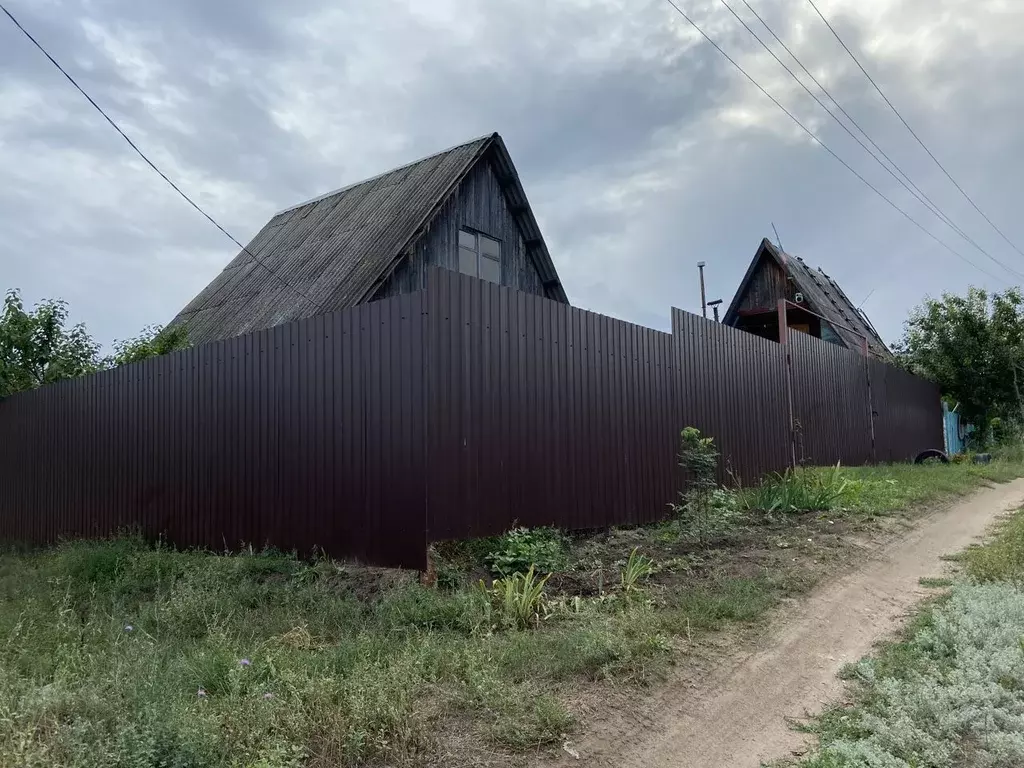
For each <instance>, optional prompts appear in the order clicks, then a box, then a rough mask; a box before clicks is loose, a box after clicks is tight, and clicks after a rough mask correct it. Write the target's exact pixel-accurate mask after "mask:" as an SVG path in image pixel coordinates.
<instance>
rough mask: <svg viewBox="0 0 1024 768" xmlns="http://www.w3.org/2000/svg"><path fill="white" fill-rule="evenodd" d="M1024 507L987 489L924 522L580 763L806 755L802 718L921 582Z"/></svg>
mask: <svg viewBox="0 0 1024 768" xmlns="http://www.w3.org/2000/svg"><path fill="white" fill-rule="evenodd" d="M1022 503H1024V479H1022V480H1016V481H1014V482H1012V483H1009V484H1006V485H1001V486H998V487H996V488H989V489H985V490H982V491H980V492H978V493H977V494H976V495H974V496H972V497H970V498H969V499H967V500H965V501H962V502H960V503H957V504H955V505H953V506H951V507H947V508H946V509H943V510H940V511H939V512H936V513H934V514H932V515H930V516H928V517H925V518H923V519H921V520H920V521H919V524H918V525H917V527H915V528H914V530H912V531H910V532H909V533H907V534H906V535H905V536H902V537H900V538H899V539H898V540H895V541H892V542H890V543H888V544H887V545H885V546H884V547H883V548H882V549H880V550H878V551H877V552H875V553H874V554H873V555H871V556H869V557H868V558H867V559H866V560H865V561H864V562H863V563H862V564H861V565H860V566H859V567H857V568H856V569H855V570H854V571H852V572H848V573H846V574H845V575H843V576H840V577H838V578H836V579H834V580H831V581H830V582H828V583H827V584H825V585H824V586H823V587H821V588H820V589H818V590H817V591H816V592H814V593H812V595H811V596H810V597H809V598H808V599H806V600H803V601H800V602H799V603H798V604H795V605H793V606H790V607H789V608H787V609H785V610H783V611H782V612H781V613H780V615H779V616H778V617H777V619H776V620H775V621H774V622H773V624H772V629H771V630H770V631H769V632H767V633H766V634H765V635H763V636H762V637H761V639H760V640H759V641H758V642H757V643H756V646H757V647H755V648H751V649H747V650H746V651H745V652H744V653H743V654H741V655H740V656H739V657H735V656H734V657H733V658H732V660H731V662H730V663H729V664H727V665H726V666H725V667H724V668H719V669H717V670H716V671H714V672H712V673H711V674H710V675H709V679H707V680H704V681H701V683H700V685H699V686H697V689H696V690H694V689H693V688H690V687H685V686H682V685H677V686H669V687H668V688H667V689H666V690H664V691H663V692H661V693H659V694H656V695H655V697H654V698H655V700H654V701H652V702H651V705H650V707H645V708H644V709H645V710H649V711H645V712H643V713H639V712H638V713H635V714H634V715H632V716H629V717H624V718H623V719H622V721H621V722H619V723H616V722H608V723H605V724H604V725H605V727H600V726H599V727H598V728H595V729H594V733H593V734H592V735H591V736H589V737H586V738H584V739H582V740H580V741H579V742H578V743H577V744H575V745H574V748H575V749H576V751H577V752H578V753H579V760H578V762H577V761H576V760H574V759H572V758H564V764H565V765H573V764H575V765H587V766H621V767H623V768H640V766H643V767H644V768H668V767H669V766H672V767H673V768H675V767H677V766H678V767H680V768H757V766H759V765H760V763H761V761H767V760H772V759H776V758H780V757H787V756H790V755H791V754H792V752H793V751H794V750H801V749H803V748H804V746H805V744H806V738H807V737H806V736H804V735H802V734H800V733H797V732H795V731H793V730H791V729H790V728H789V727H788V726H787V724H786V718H802V717H804V716H805V715H806V714H807V713H813V712H817V711H820V710H821V708H822V705H823V704H825V703H827V702H829V701H832V700H834V699H836V698H837V697H839V696H840V695H841V693H842V683H841V681H840V680H839V679H838V678H837V677H836V675H837V673H838V672H839V670H840V668H841V667H842V665H843V664H845V663H847V662H851V661H856V660H857V659H859V658H861V657H862V656H864V655H865V654H867V653H868V652H869V651H870V650H871V646H872V644H873V643H874V642H875V641H876V640H878V639H880V638H882V637H885V636H886V635H887V634H889V633H891V632H892V631H894V630H895V629H896V628H897V627H898V625H899V623H900V621H901V619H902V618H903V617H904V616H905V614H906V612H907V611H908V609H910V608H911V607H912V606H913V605H914V604H915V603H916V602H918V601H919V600H920V599H921V598H922V597H923V596H925V595H926V594H927V590H925V589H923V588H922V587H921V586H920V585H919V583H918V580H919V579H920V578H921V577H923V576H935V575H937V574H940V573H942V570H943V563H942V561H941V560H940V558H941V556H942V555H944V554H949V553H952V552H956V551H958V550H960V549H963V548H964V547H966V546H967V545H968V544H970V543H971V542H972V541H973V540H974V539H975V538H976V537H978V536H980V535H981V534H983V533H984V532H985V530H986V528H987V527H988V526H989V525H990V524H991V523H992V522H993V520H994V519H995V518H996V517H997V516H998V515H1000V514H1002V513H1003V512H1005V511H1008V510H1009V509H1013V508H1016V507H1018V506H1020V505H1021V504H1022Z"/></svg>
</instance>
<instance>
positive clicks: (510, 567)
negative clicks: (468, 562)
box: [484, 528, 566, 577]
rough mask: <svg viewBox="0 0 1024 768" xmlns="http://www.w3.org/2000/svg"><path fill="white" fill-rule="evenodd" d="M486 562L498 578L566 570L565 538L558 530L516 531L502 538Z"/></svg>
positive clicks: (485, 559) (526, 529) (534, 529)
mask: <svg viewBox="0 0 1024 768" xmlns="http://www.w3.org/2000/svg"><path fill="white" fill-rule="evenodd" d="M484 561H485V562H486V563H487V565H488V567H489V568H490V569H491V572H492V573H494V574H495V575H497V576H503V577H507V576H511V575H513V574H516V573H519V574H525V573H526V572H527V571H529V570H531V569H533V570H534V571H536V572H538V573H551V572H552V571H557V570H558V569H560V568H564V567H565V564H566V546H565V539H564V537H563V536H562V534H561V533H560V532H559V531H557V530H555V529H554V528H513V529H512V530H511V531H509V532H508V533H506V534H505V535H504V536H501V537H499V538H498V540H497V546H496V547H495V549H493V550H492V551H491V552H489V553H488V554H487V555H486V556H485V558H484Z"/></svg>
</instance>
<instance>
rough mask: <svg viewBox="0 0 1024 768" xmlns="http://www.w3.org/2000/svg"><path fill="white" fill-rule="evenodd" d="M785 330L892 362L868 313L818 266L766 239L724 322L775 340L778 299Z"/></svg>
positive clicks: (777, 332)
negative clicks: (783, 304) (813, 267)
mask: <svg viewBox="0 0 1024 768" xmlns="http://www.w3.org/2000/svg"><path fill="white" fill-rule="evenodd" d="M780 300H782V301H784V302H785V307H786V312H785V317H786V325H787V327H788V329H789V330H793V331H799V332H802V333H808V334H810V335H811V336H816V337H818V338H819V339H822V340H824V341H828V342H831V343H833V344H838V345H839V346H842V347H847V348H849V349H853V350H857V351H862V352H865V353H867V354H868V355H871V356H872V357H876V358H878V359H879V360H885V361H891V360H892V359H893V357H892V352H890V351H889V348H888V347H887V346H886V345H885V342H884V341H882V337H881V336H879V334H878V331H876V330H875V327H874V326H873V325H872V324H871V321H870V320H869V319H868V316H867V315H865V314H864V313H863V312H862V311H861V310H859V309H858V308H857V307H855V306H854V304H853V302H852V301H850V299H849V298H847V296H846V294H845V293H844V292H843V289H842V288H840V287H839V284H838V283H836V281H835V280H833V279H832V278H831V277H829V276H828V275H827V274H825V273H824V272H823V271H822V270H821V269H811V268H810V267H809V266H807V264H806V263H804V261H803V259H801V258H799V257H797V256H792V255H790V254H788V253H786V252H785V251H783V250H782V249H781V248H777V247H776V246H775V245H773V244H772V243H771V242H770V241H769V240H768V239H767V238H766V239H764V240H762V241H761V245H760V246H759V247H758V249H757V253H755V254H754V259H753V261H751V262H750V266H749V267H748V268H747V272H746V274H745V275H744V276H743V280H742V282H741V283H740V287H739V288H738V289H737V291H736V295H735V296H734V297H733V300H732V303H731V304H730V305H729V309H728V311H727V312H726V313H725V317H724V318H723V319H722V322H723V323H725V324H726V325H730V326H732V327H733V328H740V329H741V330H745V331H749V332H750V333H753V334H756V335H758V336H764V337H766V338H769V339H773V340H774V341H778V340H779V309H778V307H779V301H780Z"/></svg>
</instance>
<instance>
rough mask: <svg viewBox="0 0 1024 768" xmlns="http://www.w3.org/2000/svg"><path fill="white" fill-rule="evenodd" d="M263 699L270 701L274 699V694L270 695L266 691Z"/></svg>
mask: <svg viewBox="0 0 1024 768" xmlns="http://www.w3.org/2000/svg"><path fill="white" fill-rule="evenodd" d="M263 698H264V699H272V698H274V694H272V693H271V692H270V691H267V692H266V693H264V694H263Z"/></svg>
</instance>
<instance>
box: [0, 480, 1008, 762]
mask: <svg viewBox="0 0 1024 768" xmlns="http://www.w3.org/2000/svg"><path fill="white" fill-rule="evenodd" d="M1022 471H1024V470H1022V467H1021V465H1019V464H1015V463H1014V464H1010V463H998V464H994V465H990V466H988V467H976V466H969V465H957V466H935V467H932V466H923V467H885V468H875V469H839V470H810V471H808V472H806V473H804V477H803V479H802V480H800V481H799V482H800V483H805V484H810V485H811V486H813V487H812V489H811V491H806V492H805V491H799V490H798V491H795V492H794V491H792V489H789V490H787V491H786V493H787V494H789V495H787V496H785V498H786V499H788V500H790V501H792V500H793V499H794V498H798V497H799V494H800V493H811V492H812V491H813V492H818V493H819V496H818V499H819V500H821V499H823V498H825V497H828V504H827V505H825V506H824V507H822V508H820V509H818V510H809V509H800V508H798V507H794V508H780V509H776V510H775V511H773V512H765V511H764V510H763V509H749V507H750V506H751V504H752V502H751V500H750V498H749V497H748V496H747V494H750V493H753V492H754V491H752V490H748V491H744V492H743V493H741V494H739V495H738V496H737V495H734V494H727V493H722V494H719V495H718V496H716V501H715V503H716V504H719V505H720V506H721V508H720V509H719V510H718V513H720V515H721V520H722V525H721V530H719V531H718V533H717V534H716V535H715V536H714V537H713V539H712V540H711V541H702V542H701V543H696V542H695V541H694V539H693V537H691V536H690V535H688V532H687V530H686V529H685V527H683V526H681V525H680V523H678V522H675V521H667V522H665V523H662V524H659V525H654V526H649V527H645V528H637V529H619V530H611V531H606V532H603V533H600V534H596V535H588V536H584V537H572V538H570V537H564V536H562V535H560V534H557V533H552V532H547V533H543V534H534V533H529V534H527V535H524V536H523V537H521V540H519V539H516V540H515V541H513V540H512V539H511V538H510V537H505V538H499V539H493V540H488V541H483V542H471V543H455V544H449V545H446V546H444V547H440V548H439V553H438V571H439V581H440V586H439V587H438V588H428V587H423V586H421V585H420V584H419V583H417V581H416V577H415V574H405V573H400V572H395V571H385V570H375V569H367V568H359V567H352V566H347V565H345V564H342V563H338V562H335V561H331V560H326V559H324V560H320V561H317V562H301V561H298V560H296V559H294V558H291V557H288V556H285V555H280V554H274V553H249V554H243V555H234V556H218V555H211V554H205V553H199V552H177V551H173V550H170V549H168V548H161V547H157V548H153V547H150V546H147V545H145V544H143V543H142V542H139V541H136V540H133V539H131V538H126V539H120V540H116V541H111V542H99V543H87V542H71V543H66V544H64V545H62V546H60V547H57V548H54V549H51V550H47V551H43V552H27V553H26V552H21V553H19V552H7V553H4V554H0V766H4V767H6V766H19V767H20V766H75V768H79V767H80V768H92V767H96V768H98V767H99V766H132V767H133V768H134V767H136V766H139V767H143V766H144V767H147V768H149V767H152V768H156V767H157V766H160V767H166V768H192V767H195V768H199V767H206V766H232V767H233V766H257V767H258V768H278V767H282V768H283V767H285V766H317V767H319V766H324V767H325V768H326V766H338V765H357V764H366V763H371V764H388V765H402V764H407V765H423V764H473V763H476V762H488V761H490V762H493V761H494V760H497V759H501V758H502V756H513V755H517V754H522V753H524V752H529V751H531V750H535V749H538V748H547V747H548V746H550V745H553V746H555V747H558V746H559V745H560V744H561V743H562V741H563V739H564V738H565V737H566V734H568V733H570V732H571V731H572V729H573V728H574V727H575V726H576V725H578V724H576V723H574V716H573V708H572V701H573V693H574V690H575V689H576V686H579V685H580V684H592V683H594V682H597V683H601V682H603V681H618V682H619V683H622V684H629V685H639V686H643V685H646V684H649V683H651V682H653V681H657V680H658V679H660V678H661V677H662V676H663V675H664V673H665V671H666V669H667V667H668V666H669V665H670V664H672V663H673V661H674V660H675V659H677V658H678V656H679V653H680V652H681V651H683V650H685V649H687V648H692V647H693V646H694V645H695V644H699V643H700V641H701V640H700V639H701V637H702V636H703V635H704V634H705V633H707V632H709V631H714V630H720V629H722V628H725V627H729V626H732V625H735V624H736V623H742V622H750V621H754V620H756V619H758V618H759V617H761V616H763V614H764V613H765V611H767V610H768V609H769V608H771V607H772V606H773V605H775V604H776V603H777V602H778V600H779V599H780V598H782V597H785V596H790V595H795V594H799V593H800V592H803V591H805V590H807V589H809V588H810V587H811V586H813V585H814V583H815V582H816V581H817V580H818V579H820V578H821V577H822V576H824V575H826V574H827V573H828V572H829V570H830V569H833V568H834V567H835V566H836V563H838V562H840V561H841V560H842V559H843V557H844V553H845V552H846V543H845V540H844V531H846V530H848V527H849V525H850V522H851V521H853V522H855V523H856V524H857V525H864V524H870V520H871V519H872V518H873V517H875V516H878V515H880V514H883V513H886V512H889V511H892V510H897V509H901V510H906V509H910V508H912V507H913V506H914V505H916V504H920V503H925V502H932V501H936V500H938V499H940V498H943V497H946V496H949V495H953V494H959V493H965V492H967V491H969V490H970V489H972V488H974V487H977V486H978V485H979V484H981V483H983V482H985V481H990V480H992V481H999V480H1005V479H1009V478H1010V477H1014V476H1018V475H1020V474H1021V473H1022ZM818 477H823V478H824V479H823V480H819V479H814V478H818ZM781 482H790V481H781ZM822 485H824V486H827V490H825V491H822V490H821V488H820V487H819V486H822ZM758 493H762V494H763V496H762V498H769V497H770V495H771V491H758ZM793 493H795V494H796V496H794V495H793ZM755 506H756V505H755ZM745 508H747V509H745ZM865 521H867V522H865ZM634 551H636V552H637V554H636V555H635V556H634V557H633V558H632V559H630V557H629V556H630V553H631V552H634ZM641 555H642V556H641ZM524 558H525V560H524ZM542 558H550V559H551V560H552V563H551V566H550V567H549V568H547V569H546V570H550V571H552V574H551V575H550V576H549V577H546V578H547V581H543V580H542V579H538V580H537V582H538V584H539V594H537V595H535V597H536V599H535V600H532V599H531V601H530V602H529V603H528V604H526V607H525V610H520V613H518V614H517V613H516V608H517V607H518V608H519V609H522V608H523V603H522V599H523V594H522V592H523V590H522V589H521V587H523V583H525V579H524V578H522V576H521V573H520V572H521V570H522V568H521V567H517V566H516V563H517V562H519V563H523V562H527V561H534V562H535V561H537V560H539V559H542ZM979 567H980V566H979ZM503 572H507V573H508V574H509V578H508V579H507V580H501V579H499V580H498V581H497V582H495V584H494V587H493V588H492V589H490V590H488V589H486V588H485V587H484V586H482V585H480V584H479V583H478V582H479V580H480V579H484V580H485V581H486V582H487V583H488V584H490V581H491V577H493V576H498V575H500V573H503ZM516 573H520V575H514V574H516ZM506 587H507V589H508V591H507V592H504V593H503V592H502V591H501V590H502V589H504V588H506ZM516 590H520V591H519V592H517V591H516ZM485 758H486V759H485ZM510 759H512V758H510Z"/></svg>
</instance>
